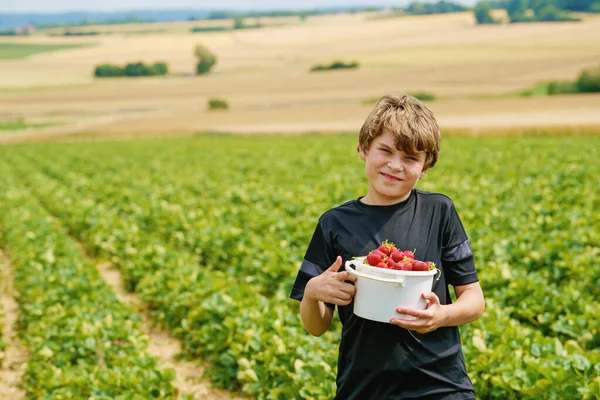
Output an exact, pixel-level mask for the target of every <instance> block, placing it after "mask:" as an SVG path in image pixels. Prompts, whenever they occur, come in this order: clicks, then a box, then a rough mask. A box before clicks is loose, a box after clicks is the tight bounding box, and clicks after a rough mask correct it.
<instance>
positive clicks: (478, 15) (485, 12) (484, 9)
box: [473, 1, 496, 25]
mask: <svg viewBox="0 0 600 400" xmlns="http://www.w3.org/2000/svg"><path fill="white" fill-rule="evenodd" d="M490 11H492V7H491V6H490V3H488V2H487V1H480V2H479V3H477V4H476V5H475V8H473V14H475V19H476V20H477V23H478V24H480V25H483V24H494V23H496V21H494V19H493V18H492V17H491V16H490Z"/></svg>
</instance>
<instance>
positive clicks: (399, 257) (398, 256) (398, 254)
mask: <svg viewBox="0 0 600 400" xmlns="http://www.w3.org/2000/svg"><path fill="white" fill-rule="evenodd" d="M391 257H392V258H393V259H394V261H396V262H398V261H400V260H403V259H404V253H403V252H401V251H400V250H397V251H395V252H393V253H392V254H391Z"/></svg>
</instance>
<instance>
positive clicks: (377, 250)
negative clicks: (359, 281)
mask: <svg viewBox="0 0 600 400" xmlns="http://www.w3.org/2000/svg"><path fill="white" fill-rule="evenodd" d="M372 253H373V254H377V255H379V256H380V257H381V258H382V259H384V258H386V257H387V256H386V255H385V253H382V252H381V251H379V249H375V250H373V251H372Z"/></svg>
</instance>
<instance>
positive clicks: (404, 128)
mask: <svg viewBox="0 0 600 400" xmlns="http://www.w3.org/2000/svg"><path fill="white" fill-rule="evenodd" d="M384 130H388V131H390V132H392V133H393V134H394V136H395V137H396V147H397V148H398V149H402V151H405V152H406V153H409V154H416V153H420V152H425V153H426V157H425V168H430V167H433V166H434V165H435V163H436V162H437V160H438V156H439V154H440V141H441V136H440V128H439V126H438V123H437V121H436V120H435V117H434V116H433V113H432V112H431V110H430V109H429V108H427V107H426V106H425V104H423V103H422V102H421V101H419V100H417V99H416V98H414V97H412V96H409V95H406V94H403V95H394V94H388V95H385V96H383V97H381V98H380V99H379V100H378V101H377V104H375V107H374V108H373V110H372V111H371V113H370V114H369V115H368V116H367V119H366V120H365V122H364V124H363V126H362V128H361V129H360V134H359V135H358V146H359V148H360V149H362V150H363V151H365V152H367V151H368V150H369V147H370V146H371V143H372V142H373V140H374V139H375V138H377V137H378V136H380V135H381V134H382V133H383V131H384Z"/></svg>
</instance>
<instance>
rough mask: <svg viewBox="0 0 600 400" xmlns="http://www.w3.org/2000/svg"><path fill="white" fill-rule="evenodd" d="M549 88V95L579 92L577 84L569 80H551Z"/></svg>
mask: <svg viewBox="0 0 600 400" xmlns="http://www.w3.org/2000/svg"><path fill="white" fill-rule="evenodd" d="M547 88H548V94H549V95H553V94H569V93H577V85H576V84H575V83H574V82H569V81H551V82H548V86H547Z"/></svg>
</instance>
